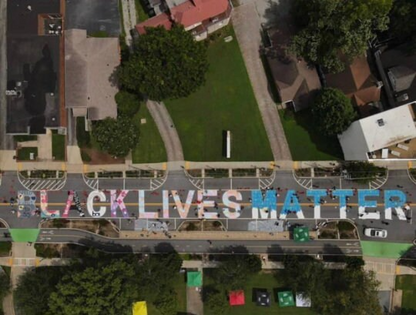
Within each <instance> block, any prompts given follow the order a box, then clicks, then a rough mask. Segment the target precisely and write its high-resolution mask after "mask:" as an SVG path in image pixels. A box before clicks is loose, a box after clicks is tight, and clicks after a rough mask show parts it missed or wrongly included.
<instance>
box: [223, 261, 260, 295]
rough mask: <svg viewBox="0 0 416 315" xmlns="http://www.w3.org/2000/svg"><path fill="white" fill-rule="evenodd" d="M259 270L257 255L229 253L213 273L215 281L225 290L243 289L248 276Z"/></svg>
mask: <svg viewBox="0 0 416 315" xmlns="http://www.w3.org/2000/svg"><path fill="white" fill-rule="evenodd" d="M260 270H261V260H260V258H259V256H257V255H249V254H247V255H231V256H227V258H226V259H225V260H224V261H222V262H221V265H220V267H219V268H218V270H217V272H216V273H215V277H216V282H217V283H218V285H219V287H221V288H222V289H224V290H225V291H229V290H235V289H243V288H244V285H245V284H246V282H247V280H248V278H249V277H250V276H251V275H254V274H256V273H258V272H259V271H260Z"/></svg>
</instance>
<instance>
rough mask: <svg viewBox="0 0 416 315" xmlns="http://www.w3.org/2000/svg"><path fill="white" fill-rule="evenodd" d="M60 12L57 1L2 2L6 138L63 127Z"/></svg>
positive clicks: (41, 132) (64, 123) (38, 133)
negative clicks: (5, 34)
mask: <svg viewBox="0 0 416 315" xmlns="http://www.w3.org/2000/svg"><path fill="white" fill-rule="evenodd" d="M61 11H62V8H61V6H60V1H59V0H39V1H36V4H34V3H33V1H30V0H13V1H11V0H9V1H8V3H7V88H6V91H5V94H6V108H7V114H6V116H7V117H6V133H8V134H36V135H40V134H45V133H46V130H47V129H59V128H61V127H63V128H64V127H65V126H66V116H65V110H64V105H63V97H62V95H63V86H62V82H63V71H61V70H62V69H61V67H60V65H61V62H62V60H63V55H62V49H63V39H62V24H63V23H62V21H63V15H62V12H61ZM3 71H4V69H3ZM3 93H4V91H3Z"/></svg>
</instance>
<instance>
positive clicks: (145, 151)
mask: <svg viewBox="0 0 416 315" xmlns="http://www.w3.org/2000/svg"><path fill="white" fill-rule="evenodd" d="M142 118H145V119H146V123H145V124H141V123H140V120H141V119H142ZM134 122H135V123H136V124H138V125H139V128H140V138H139V145H138V146H137V147H136V148H135V149H134V150H133V151H132V157H133V163H158V162H166V161H167V157H166V150H165V145H164V143H163V140H162V137H161V136H160V133H159V130H158V129H157V126H156V124H155V122H154V120H153V118H152V116H151V115H150V113H149V111H148V110H147V107H146V104H141V105H140V109H139V112H138V113H137V114H136V115H134Z"/></svg>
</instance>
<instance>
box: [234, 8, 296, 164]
mask: <svg viewBox="0 0 416 315" xmlns="http://www.w3.org/2000/svg"><path fill="white" fill-rule="evenodd" d="M232 21H233V25H234V30H235V33H236V36H237V39H238V42H239V44H240V49H241V52H242V54H243V58H244V62H245V64H246V68H247V72H248V75H249V78H250V80H251V85H252V87H253V91H254V95H255V97H256V100H257V104H258V105H259V109H260V113H261V116H262V119H263V124H264V127H265V128H266V132H267V136H268V137H269V141H270V146H271V148H272V152H273V156H274V159H275V160H276V161H281V160H291V159H292V156H291V154H290V150H289V145H288V143H287V141H286V136H285V133H284V131H283V126H282V123H281V121H280V117H279V114H278V112H277V108H276V104H275V103H274V102H273V99H272V98H271V96H270V93H269V91H268V82H267V77H266V74H265V71H264V68H263V64H262V62H261V59H260V53H259V51H260V46H261V34H260V19H259V17H258V14H257V11H256V7H255V5H254V3H247V4H244V5H241V6H239V7H236V8H235V9H234V12H233V18H232Z"/></svg>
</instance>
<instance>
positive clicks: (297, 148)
mask: <svg viewBox="0 0 416 315" xmlns="http://www.w3.org/2000/svg"><path fill="white" fill-rule="evenodd" d="M279 115H280V119H281V121H282V124H283V129H284V131H285V134H286V139H287V142H288V143H289V148H290V152H291V153H292V158H293V160H295V161H325V160H340V159H343V154H342V150H341V146H340V144H339V142H338V139H337V138H327V137H324V136H322V135H321V134H319V132H317V131H316V130H315V128H314V125H313V121H312V118H311V111H310V110H309V109H305V110H302V111H300V112H297V113H296V114H294V115H290V114H285V111H284V110H279Z"/></svg>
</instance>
